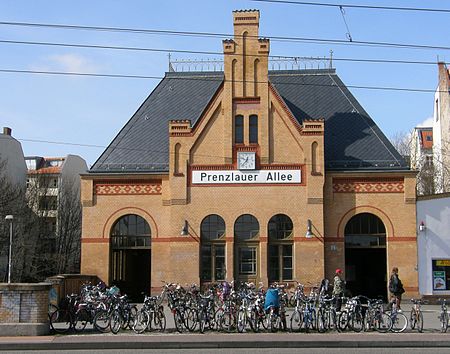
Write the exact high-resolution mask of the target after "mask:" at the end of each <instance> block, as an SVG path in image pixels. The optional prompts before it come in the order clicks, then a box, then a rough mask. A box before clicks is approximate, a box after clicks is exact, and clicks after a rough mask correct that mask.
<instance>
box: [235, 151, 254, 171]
mask: <svg viewBox="0 0 450 354" xmlns="http://www.w3.org/2000/svg"><path fill="white" fill-rule="evenodd" d="M237 158H238V168H239V169H240V170H254V169H255V167H256V158H255V153H254V152H238V156H237Z"/></svg>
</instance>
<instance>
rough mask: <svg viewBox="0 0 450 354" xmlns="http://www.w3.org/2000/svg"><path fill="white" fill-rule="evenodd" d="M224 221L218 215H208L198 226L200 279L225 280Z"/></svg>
mask: <svg viewBox="0 0 450 354" xmlns="http://www.w3.org/2000/svg"><path fill="white" fill-rule="evenodd" d="M224 236H225V221H224V220H223V219H222V217H220V216H219V215H214V214H212V215H208V216H207V217H206V218H204V219H203V221H202V224H201V226H200V240H201V248H200V249H201V250H200V257H201V261H200V279H201V280H202V281H221V280H225V275H226V262H225V239H224Z"/></svg>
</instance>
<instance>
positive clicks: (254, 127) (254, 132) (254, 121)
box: [249, 114, 258, 144]
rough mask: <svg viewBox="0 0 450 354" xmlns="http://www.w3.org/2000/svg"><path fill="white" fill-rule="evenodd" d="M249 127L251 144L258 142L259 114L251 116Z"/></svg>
mask: <svg viewBox="0 0 450 354" xmlns="http://www.w3.org/2000/svg"><path fill="white" fill-rule="evenodd" d="M249 129H250V131H249V142H250V144H258V116H257V115H256V114H252V115H251V116H250V122H249Z"/></svg>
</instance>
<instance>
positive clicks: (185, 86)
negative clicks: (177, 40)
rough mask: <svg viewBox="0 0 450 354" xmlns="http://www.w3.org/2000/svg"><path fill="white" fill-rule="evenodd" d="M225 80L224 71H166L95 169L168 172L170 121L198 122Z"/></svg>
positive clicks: (97, 162)
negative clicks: (185, 120)
mask: <svg viewBox="0 0 450 354" xmlns="http://www.w3.org/2000/svg"><path fill="white" fill-rule="evenodd" d="M222 81H223V73H221V72H200V73H199V72H196V73H193V72H184V73H175V72H174V73H166V76H165V77H164V79H163V80H162V81H161V82H160V83H159V84H158V86H157V87H156V88H155V89H154V90H153V92H152V93H151V94H150V95H149V96H148V97H147V99H146V100H145V101H144V103H143V104H142V105H141V106H140V107H139V109H138V110H137V111H136V113H135V114H134V115H133V116H132V117H131V119H130V120H129V121H128V122H127V124H125V126H124V127H123V128H122V130H121V131H120V132H119V134H117V136H116V137H115V138H114V140H113V141H112V142H111V144H110V145H109V146H108V147H107V148H106V150H105V151H104V152H103V154H102V155H101V156H100V157H99V158H98V160H97V161H96V162H95V164H94V165H93V166H92V168H91V170H90V171H91V172H120V171H127V172H140V171H145V172H148V171H154V172H167V171H168V170H169V121H170V120H173V119H177V120H178V119H188V120H191V122H192V124H195V122H196V121H197V119H199V118H200V116H201V114H202V113H203V110H204V109H205V108H206V106H207V104H208V103H209V101H210V100H211V99H212V97H213V96H214V94H215V93H216V91H217V90H218V88H219V86H220V85H221V84H222Z"/></svg>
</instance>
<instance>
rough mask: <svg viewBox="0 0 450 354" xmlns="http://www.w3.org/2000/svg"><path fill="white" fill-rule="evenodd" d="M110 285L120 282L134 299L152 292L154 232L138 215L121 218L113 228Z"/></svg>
mask: <svg viewBox="0 0 450 354" xmlns="http://www.w3.org/2000/svg"><path fill="white" fill-rule="evenodd" d="M110 240H111V268H110V269H111V273H110V284H111V285H117V286H118V287H119V288H120V290H121V292H122V293H125V294H127V295H128V296H129V297H130V299H131V300H133V301H142V295H141V293H142V292H144V293H145V294H149V293H150V275H151V231H150V226H149V225H148V223H147V221H145V219H144V218H142V217H141V216H139V215H135V214H128V215H124V216H122V217H121V218H120V219H118V220H117V221H116V222H115V223H114V225H113V227H112V229H111V235H110Z"/></svg>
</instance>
